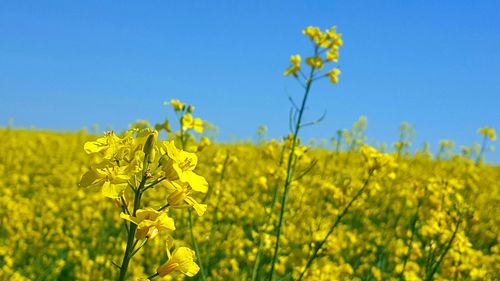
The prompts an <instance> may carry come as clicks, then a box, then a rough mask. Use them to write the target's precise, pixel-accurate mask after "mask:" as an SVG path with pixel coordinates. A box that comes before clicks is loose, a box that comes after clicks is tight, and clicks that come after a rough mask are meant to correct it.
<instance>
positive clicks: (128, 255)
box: [118, 155, 149, 281]
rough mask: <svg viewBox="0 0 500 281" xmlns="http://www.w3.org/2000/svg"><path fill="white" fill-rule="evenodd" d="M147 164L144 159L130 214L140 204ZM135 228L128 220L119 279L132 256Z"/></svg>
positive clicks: (135, 211)
mask: <svg viewBox="0 0 500 281" xmlns="http://www.w3.org/2000/svg"><path fill="white" fill-rule="evenodd" d="M146 157H147V155H146ZM146 157H145V160H146ZM148 166H149V164H148V161H144V166H143V170H142V179H141V183H140V184H139V187H138V188H137V189H135V191H134V193H135V194H134V209H133V211H132V216H135V215H136V213H137V210H138V209H139V208H140V206H141V196H142V189H143V188H144V185H145V184H146V180H147V176H146V172H147V170H148ZM136 230H137V224H135V223H133V222H130V224H129V232H128V237H127V247H126V248H125V253H124V254H123V260H122V265H121V266H120V276H119V277H118V280H119V281H125V277H126V276H127V270H128V264H129V263H130V259H131V258H132V252H133V251H134V238H135V232H136Z"/></svg>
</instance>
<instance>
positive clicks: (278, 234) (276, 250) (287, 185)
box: [268, 48, 318, 281]
mask: <svg viewBox="0 0 500 281" xmlns="http://www.w3.org/2000/svg"><path fill="white" fill-rule="evenodd" d="M317 52H318V49H317V48H316V50H315V54H317ZM313 77H314V68H312V67H311V72H310V74H309V77H308V79H307V81H306V89H305V92H304V97H303V98H302V104H301V106H300V109H299V115H298V117H297V122H296V123H295V130H294V131H293V139H292V145H291V147H290V155H289V156H288V164H287V171H286V178H285V187H284V193H283V197H282V199H281V210H280V218H279V222H278V229H277V232H276V244H275V245H274V255H273V259H272V261H271V272H270V274H269V279H268V280H269V281H272V280H273V277H274V271H275V267H276V261H277V259H278V254H279V248H280V237H281V227H282V225H283V218H284V215H285V207H286V201H287V199H288V191H289V189H290V184H291V183H292V176H293V162H294V154H295V146H296V145H297V137H298V135H299V130H300V128H301V126H300V125H301V122H302V115H303V114H304V110H305V108H306V102H307V98H308V97H309V91H310V90H311V85H312V82H313Z"/></svg>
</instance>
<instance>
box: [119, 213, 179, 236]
mask: <svg viewBox="0 0 500 281" xmlns="http://www.w3.org/2000/svg"><path fill="white" fill-rule="evenodd" d="M120 217H121V218H122V219H125V220H128V221H130V222H132V223H135V224H136V225H137V232H136V238H137V239H139V240H141V239H144V238H149V239H152V238H154V237H155V236H156V235H157V234H158V232H168V231H174V230H175V225H174V220H173V219H172V218H171V217H169V216H168V215H167V214H166V213H164V212H158V211H156V210H154V209H152V208H146V209H139V210H137V213H136V216H135V217H134V216H131V215H127V214H124V213H121V214H120Z"/></svg>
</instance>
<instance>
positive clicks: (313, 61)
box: [306, 56, 323, 69]
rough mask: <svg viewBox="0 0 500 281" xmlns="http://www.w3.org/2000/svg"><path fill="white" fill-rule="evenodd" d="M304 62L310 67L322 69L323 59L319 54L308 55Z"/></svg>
mask: <svg viewBox="0 0 500 281" xmlns="http://www.w3.org/2000/svg"><path fill="white" fill-rule="evenodd" d="M306 63H307V64H308V65H309V66H311V67H312V68H317V69H322V68H323V59H322V58H321V57H320V56H315V57H309V58H307V59H306Z"/></svg>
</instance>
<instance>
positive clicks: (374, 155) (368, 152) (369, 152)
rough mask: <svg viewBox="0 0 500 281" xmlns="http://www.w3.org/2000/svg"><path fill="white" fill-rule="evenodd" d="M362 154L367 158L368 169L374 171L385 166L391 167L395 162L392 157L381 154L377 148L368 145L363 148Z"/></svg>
mask: <svg viewBox="0 0 500 281" xmlns="http://www.w3.org/2000/svg"><path fill="white" fill-rule="evenodd" d="M361 154H362V155H363V157H364V158H365V160H366V162H367V164H368V167H369V168H370V169H373V170H376V169H380V168H382V167H384V166H390V165H392V164H393V161H394V160H393V159H392V156H390V155H388V154H384V153H380V152H379V151H377V150H376V149H375V148H373V147H371V146H369V145H366V144H365V145H363V146H362V147H361Z"/></svg>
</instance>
